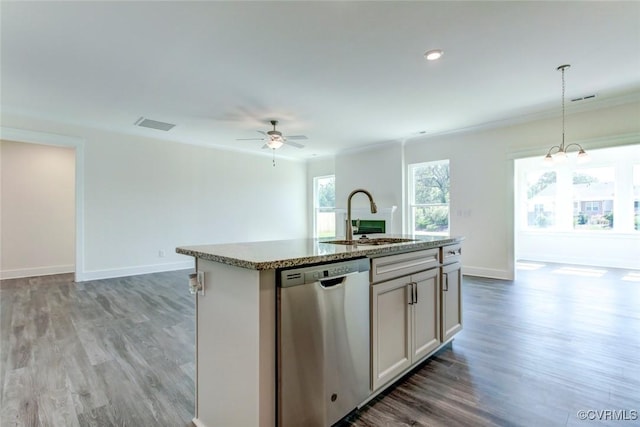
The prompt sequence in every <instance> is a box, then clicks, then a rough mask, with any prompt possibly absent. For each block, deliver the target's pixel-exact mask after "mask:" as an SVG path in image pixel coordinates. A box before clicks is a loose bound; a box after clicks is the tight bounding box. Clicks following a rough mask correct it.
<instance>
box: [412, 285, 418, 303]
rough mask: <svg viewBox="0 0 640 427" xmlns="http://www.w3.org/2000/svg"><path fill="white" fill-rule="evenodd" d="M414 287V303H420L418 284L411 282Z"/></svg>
mask: <svg viewBox="0 0 640 427" xmlns="http://www.w3.org/2000/svg"><path fill="white" fill-rule="evenodd" d="M411 284H412V285H413V303H414V304H417V303H418V284H417V283H416V282H411Z"/></svg>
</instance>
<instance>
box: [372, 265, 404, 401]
mask: <svg viewBox="0 0 640 427" xmlns="http://www.w3.org/2000/svg"><path fill="white" fill-rule="evenodd" d="M408 279H409V278H408V277H402V278H399V279H394V280H389V281H388V282H382V283H378V284H376V285H372V286H371V304H372V307H371V316H372V319H371V347H372V352H371V370H372V376H371V388H372V389H373V390H376V389H378V388H379V387H380V386H382V385H383V384H385V383H386V382H388V381H389V380H391V379H393V378H395V377H396V376H397V375H398V374H400V373H402V372H403V371H404V370H405V369H406V368H408V367H409V366H410V364H411V350H410V345H411V335H410V323H409V321H410V314H411V312H410V310H409V308H410V305H409V303H410V302H411V295H412V293H411V289H412V285H411V284H410V283H409V280H408Z"/></svg>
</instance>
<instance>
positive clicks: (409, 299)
mask: <svg viewBox="0 0 640 427" xmlns="http://www.w3.org/2000/svg"><path fill="white" fill-rule="evenodd" d="M409 286H411V288H409V292H407V304H409V305H413V284H412V283H407V287H409Z"/></svg>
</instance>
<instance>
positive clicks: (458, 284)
mask: <svg viewBox="0 0 640 427" xmlns="http://www.w3.org/2000/svg"><path fill="white" fill-rule="evenodd" d="M441 322H442V342H445V341H447V340H449V339H450V338H451V337H453V336H454V335H455V334H456V333H458V332H459V331H460V330H461V329H462V264H461V263H459V262H456V263H453V264H449V265H445V266H444V267H442V320H441Z"/></svg>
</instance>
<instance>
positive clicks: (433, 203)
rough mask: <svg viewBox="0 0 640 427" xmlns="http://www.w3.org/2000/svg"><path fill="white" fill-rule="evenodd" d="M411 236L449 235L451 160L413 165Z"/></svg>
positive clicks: (411, 176)
mask: <svg viewBox="0 0 640 427" xmlns="http://www.w3.org/2000/svg"><path fill="white" fill-rule="evenodd" d="M408 176H409V183H408V184H409V185H408V191H409V195H408V196H409V197H408V204H409V206H408V207H409V209H408V213H409V222H408V223H409V232H410V233H412V234H436V235H448V234H449V200H450V194H449V187H450V176H449V160H439V161H434V162H426V163H415V164H411V165H409V174H408Z"/></svg>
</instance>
